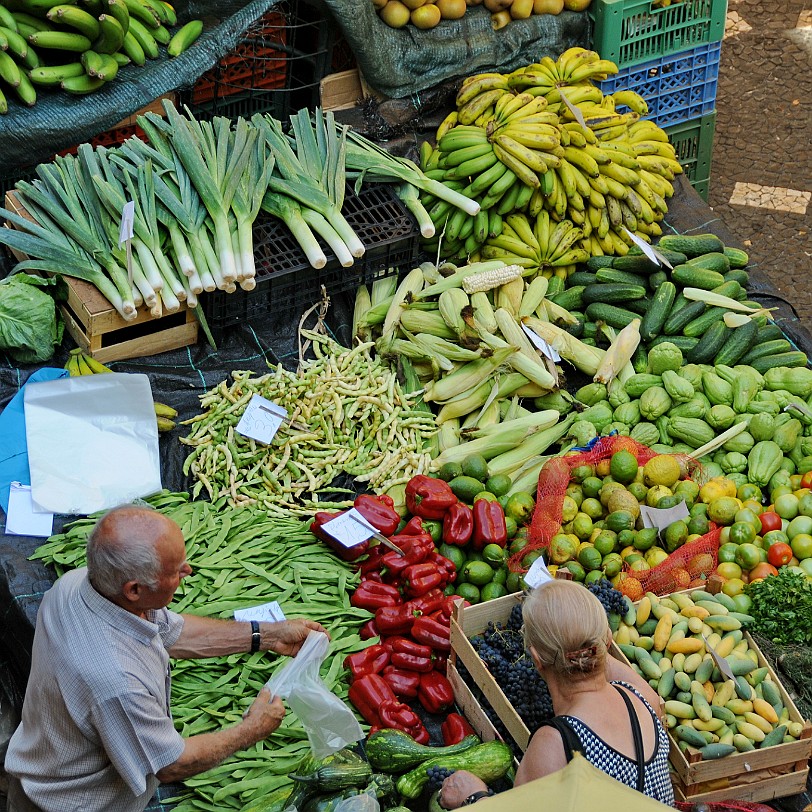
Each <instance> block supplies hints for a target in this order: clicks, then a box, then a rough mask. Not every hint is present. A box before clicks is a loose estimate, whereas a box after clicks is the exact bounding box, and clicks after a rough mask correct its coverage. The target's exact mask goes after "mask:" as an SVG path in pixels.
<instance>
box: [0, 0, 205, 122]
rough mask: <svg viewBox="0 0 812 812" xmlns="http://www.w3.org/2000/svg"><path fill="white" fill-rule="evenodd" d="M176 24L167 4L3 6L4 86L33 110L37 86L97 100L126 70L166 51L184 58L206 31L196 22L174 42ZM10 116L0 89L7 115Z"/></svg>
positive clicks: (17, 0) (2, 1)
mask: <svg viewBox="0 0 812 812" xmlns="http://www.w3.org/2000/svg"><path fill="white" fill-rule="evenodd" d="M176 23H177V17H176V15H175V11H174V9H173V8H172V6H170V5H169V3H166V2H163V0H67V1H66V2H60V0H14V2H13V3H11V2H8V0H0V79H2V80H3V82H5V84H6V85H8V86H9V87H10V88H11V89H12V90H13V91H14V92H15V94H16V96H17V98H18V99H19V100H20V101H21V102H22V103H23V104H25V105H27V106H28V107H32V106H33V105H34V104H35V103H36V101H37V87H61V88H62V90H65V91H66V92H68V93H72V94H75V95H82V94H85V93H91V92H93V91H94V90H98V89H99V88H100V87H103V86H104V84H105V83H106V82H109V81H111V80H112V79H114V78H115V76H116V74H117V73H118V70H119V68H120V67H121V66H123V65H127V64H129V63H130V62H132V63H133V64H135V65H143V64H144V63H145V62H146V60H147V59H157V57H158V55H159V50H158V49H159V46H160V45H166V46H167V52H168V53H169V55H170V56H177V55H178V54H179V53H181V52H182V51H184V50H185V49H186V48H188V47H189V46H190V45H191V44H192V43H193V42H194V41H195V40H196V39H197V38H198V37H199V36H200V34H201V32H202V30H203V23H202V22H201V21H199V20H192V21H191V22H189V23H187V24H186V25H184V26H183V27H182V28H181V29H180V30H178V31H177V32H176V33H175V34H174V36H173V35H172V34H171V33H170V31H169V27H171V26H174V25H175V24H176ZM58 54H62V55H63V58H61V59H60V58H58V57H57V55H58ZM48 63H51V64H48ZM54 63H58V64H54ZM6 112H8V101H7V99H6V96H5V94H4V93H3V91H2V90H0V113H6Z"/></svg>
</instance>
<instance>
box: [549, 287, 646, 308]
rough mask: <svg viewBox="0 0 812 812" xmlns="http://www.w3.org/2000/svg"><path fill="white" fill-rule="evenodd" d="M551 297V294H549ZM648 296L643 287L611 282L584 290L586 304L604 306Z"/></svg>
mask: <svg viewBox="0 0 812 812" xmlns="http://www.w3.org/2000/svg"><path fill="white" fill-rule="evenodd" d="M548 295H549V294H548ZM645 295H646V289H645V288H644V287H643V286H642V285H627V284H624V283H622V282H611V283H609V284H603V283H595V284H594V285H587V286H586V287H585V288H584V292H583V299H584V304H587V305H589V304H592V303H593V302H602V303H604V304H615V303H621V304H622V303H624V302H629V301H631V300H632V299H642V298H643V296H645Z"/></svg>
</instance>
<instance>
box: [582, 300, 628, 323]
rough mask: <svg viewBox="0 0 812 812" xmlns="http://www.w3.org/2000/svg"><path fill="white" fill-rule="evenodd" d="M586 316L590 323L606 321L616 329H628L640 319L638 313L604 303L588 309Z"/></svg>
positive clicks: (592, 305)
mask: <svg viewBox="0 0 812 812" xmlns="http://www.w3.org/2000/svg"><path fill="white" fill-rule="evenodd" d="M585 315H586V317H587V318H588V319H589V320H590V321H605V322H606V323H607V324H608V325H609V326H610V327H615V328H616V329H621V328H623V327H626V325H628V324H631V323H632V322H633V321H634V320H635V319H638V318H640V316H639V315H638V314H637V313H632V312H631V311H629V310H626V309H625V308H622V307H617V306H616V305H611V304H604V303H603V302H593V303H592V304H591V305H589V306H588V307H587V309H586V311H585Z"/></svg>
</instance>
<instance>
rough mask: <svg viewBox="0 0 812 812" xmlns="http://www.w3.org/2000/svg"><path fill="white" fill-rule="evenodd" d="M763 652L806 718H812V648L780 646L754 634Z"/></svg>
mask: <svg viewBox="0 0 812 812" xmlns="http://www.w3.org/2000/svg"><path fill="white" fill-rule="evenodd" d="M753 639H754V640H755V641H756V643H757V645H758V647H759V648H760V649H761V653H762V654H763V655H764V656H765V657H766V658H767V661H768V662H769V663H770V665H772V667H773V668H774V669H775V670H776V671H777V672H778V675H779V677H780V678H781V682H782V684H783V685H784V688H786V690H787V693H788V694H789V695H790V696H791V697H792V701H793V702H794V703H795V705H796V706H797V708H798V710H799V711H800V713H801V715H802V716H803V717H804V719H812V648H810V647H809V646H801V645H797V646H795V645H793V646H779V645H778V644H776V643H773V642H772V641H771V640H769V639H767V638H766V637H762V636H761V635H758V634H754V635H753Z"/></svg>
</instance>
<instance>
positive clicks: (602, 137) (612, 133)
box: [595, 124, 627, 145]
mask: <svg viewBox="0 0 812 812" xmlns="http://www.w3.org/2000/svg"><path fill="white" fill-rule="evenodd" d="M626 129H627V127H626V125H625V124H618V125H617V126H615V127H605V128H604V129H601V130H597V131H596V132H595V136H596V137H597V139H598V144H599V145H602V142H603V141H617V140H618V139H621V138H625V137H626Z"/></svg>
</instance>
